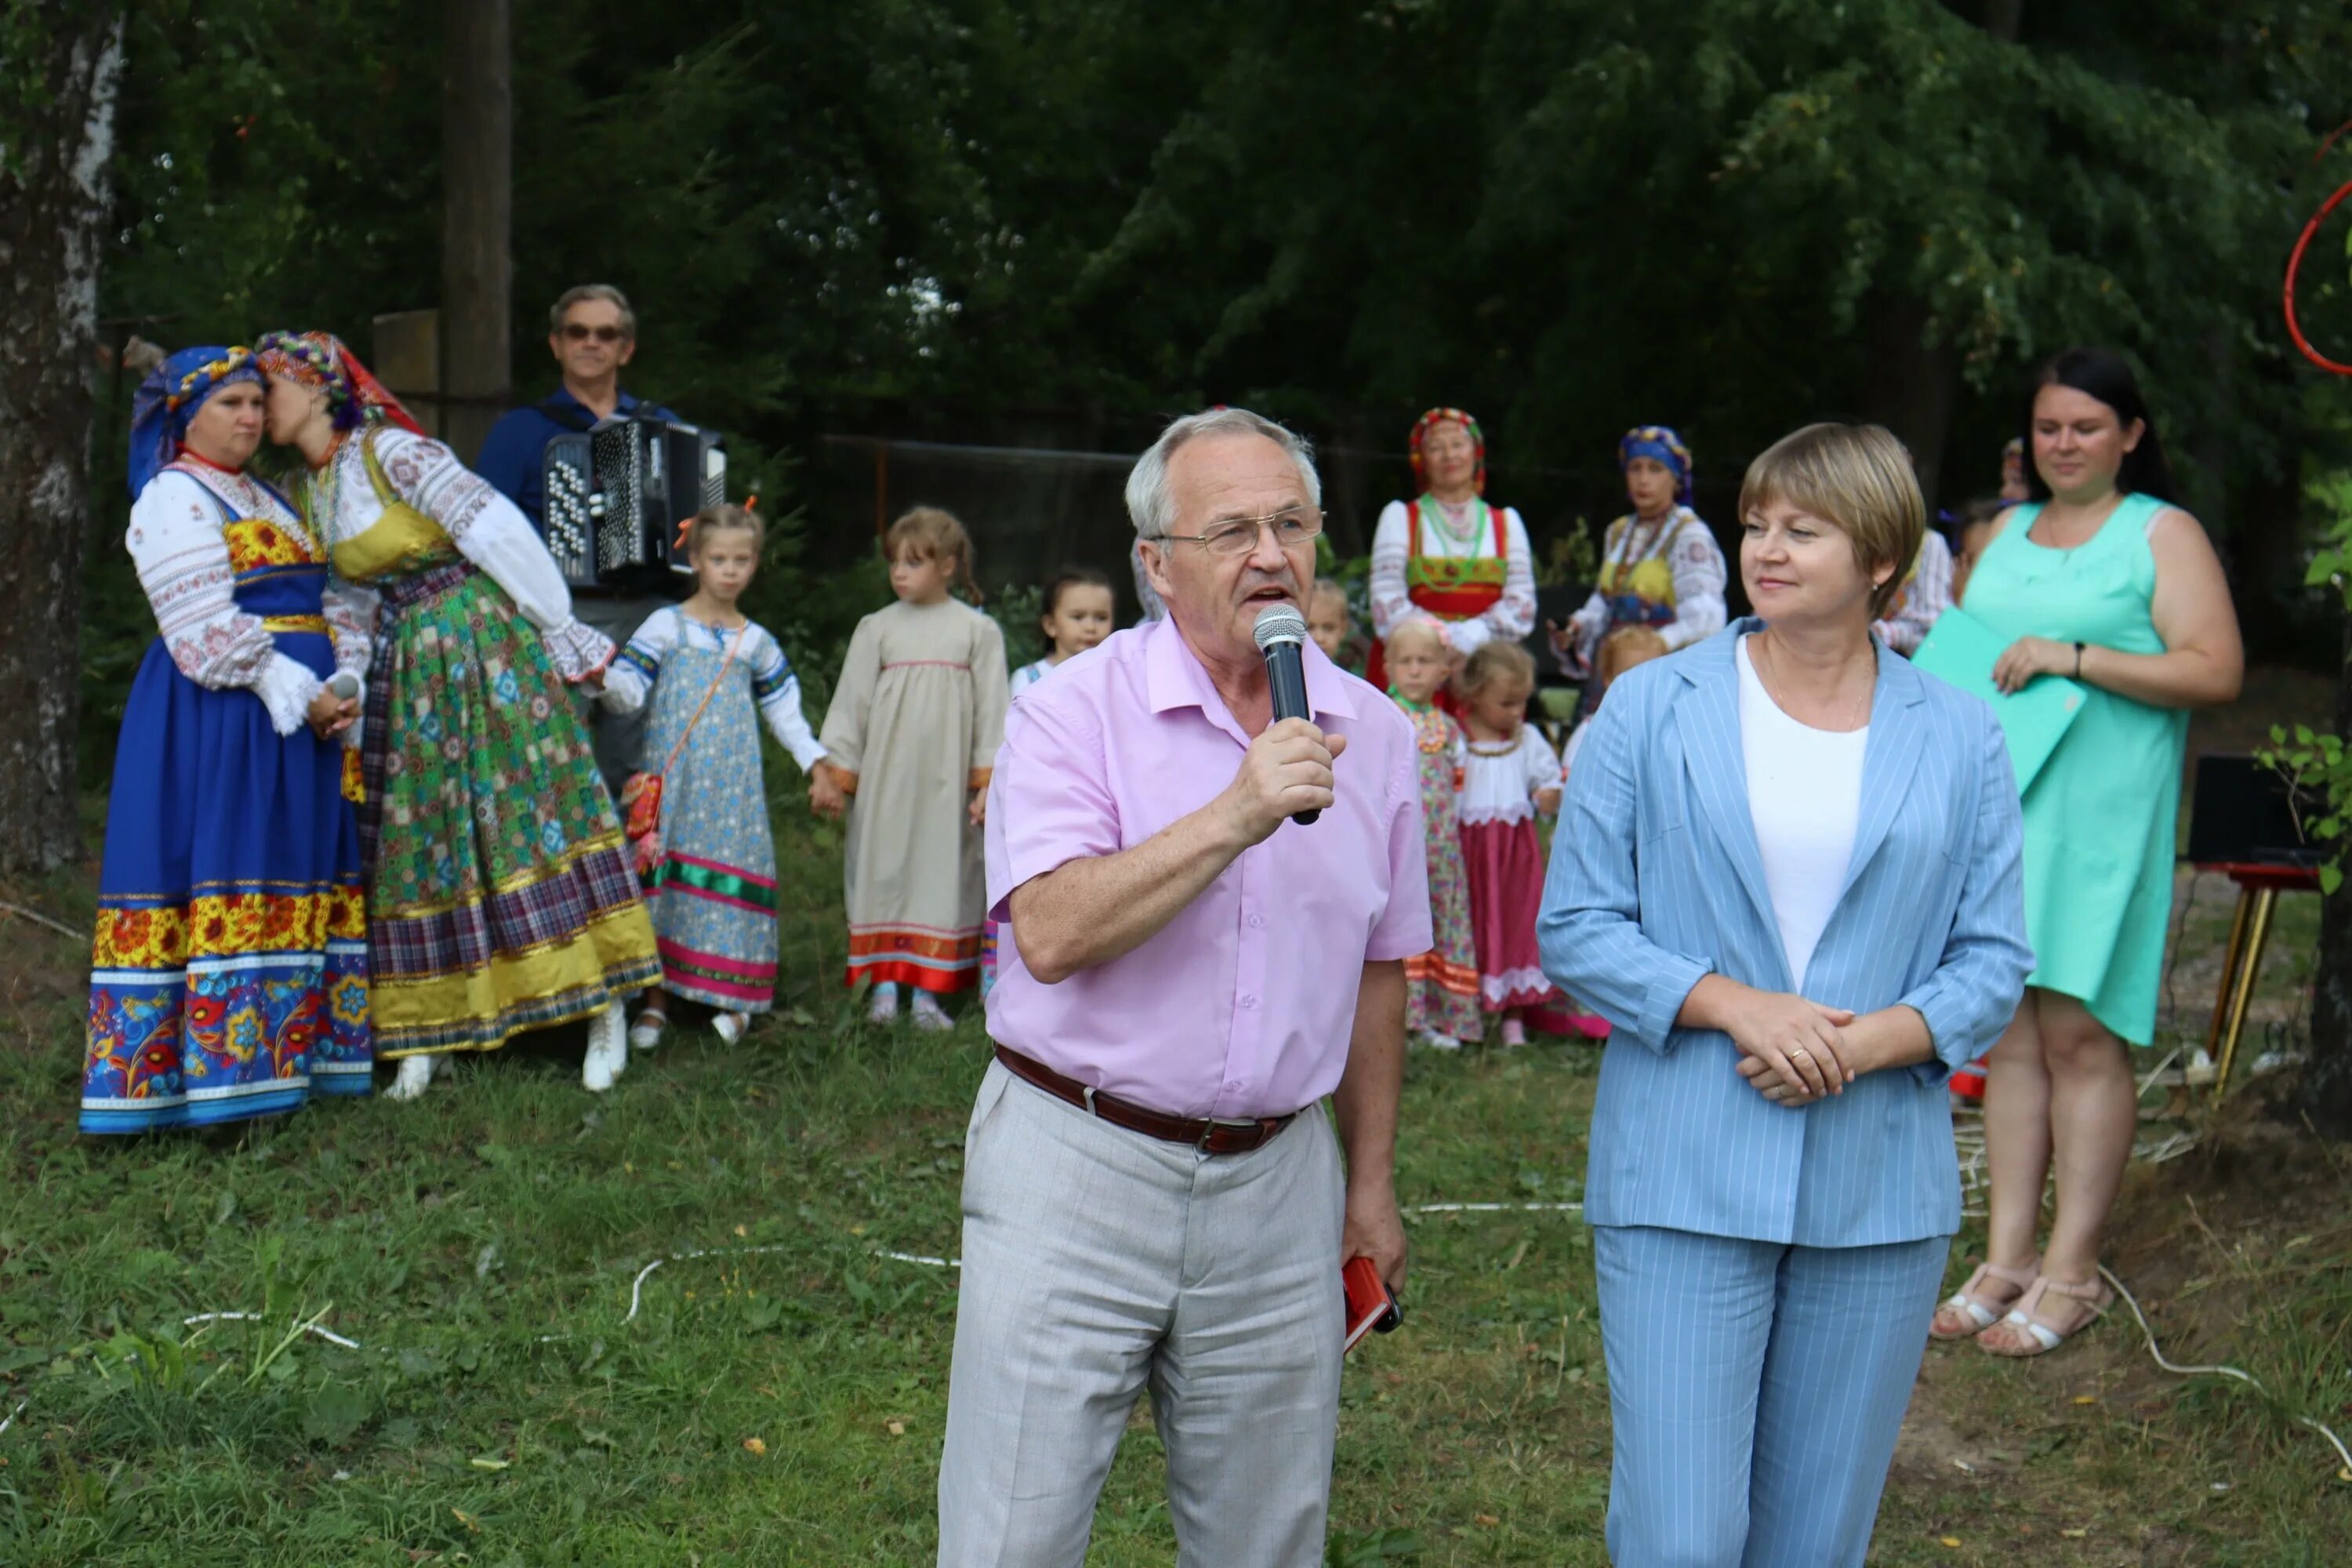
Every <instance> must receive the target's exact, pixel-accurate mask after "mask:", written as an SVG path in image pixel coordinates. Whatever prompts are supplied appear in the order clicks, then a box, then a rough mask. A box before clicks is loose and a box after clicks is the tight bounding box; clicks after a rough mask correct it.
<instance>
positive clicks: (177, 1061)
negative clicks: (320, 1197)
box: [81, 348, 371, 1132]
mask: <svg viewBox="0 0 2352 1568" xmlns="http://www.w3.org/2000/svg"><path fill="white" fill-rule="evenodd" d="M262 403H263V387H262V378H261V373H260V372H259V371H258V370H257V369H256V368H255V366H254V363H253V353H252V351H250V350H248V349H243V348H192V349H183V350H182V351H181V352H180V353H176V354H173V356H172V357H171V358H169V359H167V360H165V361H164V362H163V364H162V365H161V366H159V367H158V368H157V369H156V370H155V371H154V372H153V374H151V375H150V376H149V377H148V378H147V381H146V383H145V384H143V385H142V386H141V387H140V389H139V395H138V399H137V401H136V403H135V404H134V405H132V409H131V494H132V495H133V496H135V497H136V498H137V500H136V503H135V504H134V505H133V506H132V507H131V529H130V532H129V535H128V537H127V539H126V541H125V542H126V543H127V544H128V545H129V547H130V550H131V559H132V560H133V561H134V562H136V563H137V564H138V568H139V581H140V584H141V586H142V587H143V588H145V589H146V591H147V597H148V600H149V602H150V603H151V604H152V605H153V606H154V610H155V620H156V625H157V627H158V629H159V631H160V633H161V635H160V636H158V637H156V639H155V641H154V642H153V643H152V644H151V645H150V646H149V647H148V649H147V655H146V658H144V659H142V661H141V663H140V666H139V673H138V675H137V676H136V678H135V679H133V680H132V682H131V698H130V701H129V703H128V705H127V706H126V707H125V708H124V710H123V714H122V740H121V747H120V749H119V751H118V752H117V753H116V759H115V770H114V793H113V795H112V797H111V798H110V801H109V803H108V814H107V824H106V863H105V868H104V869H103V870H102V871H101V872H100V877H99V891H98V934H97V942H96V943H95V947H94V950H93V952H92V955H91V961H90V978H89V1048H88V1054H87V1057H86V1058H85V1063H84V1068H83V1073H82V1099H81V1130H82V1131H85V1132H142V1131H147V1130H149V1129H151V1128H163V1127H210V1126H217V1125H220V1124H222V1123H225V1122H232V1121H242V1120H245V1119H247V1118H248V1117H255V1116H262V1115H267V1114H269V1113H271V1112H275V1111H286V1110H294V1109H295V1108H296V1107H298V1106H299V1105H300V1104H302V1102H303V1101H304V1100H306V1099H308V1098H309V1097H310V1095H312V1094H345V1095H362V1094H365V1093H367V1092H368V1087H369V1085H368V1075H369V1068H370V1065H371V1063H370V1054H371V1053H370V1039H369V1028H368V999H367V931H366V926H365V923H364V913H363V906H362V900H361V894H360V847H359V829H358V826H357V825H356V823H355V822H354V820H353V818H352V806H351V803H350V801H349V800H348V799H346V798H345V795H344V789H343V781H344V773H345V759H346V757H347V756H350V755H352V753H351V752H347V751H346V749H345V746H344V743H343V735H344V732H345V731H348V730H349V729H350V728H351V725H352V721H354V720H355V719H357V718H358V716H359V700H358V699H357V698H356V697H350V698H346V697H343V696H341V695H339V694H338V693H336V692H335V691H333V690H331V689H330V688H329V685H328V682H329V681H330V680H331V679H335V678H337V677H338V676H341V675H343V674H345V673H346V672H348V673H349V675H350V676H352V678H353V679H350V680H347V681H345V682H344V683H343V684H345V685H346V686H348V687H349V688H350V689H352V690H353V691H356V690H357V689H358V681H357V679H356V678H357V677H358V676H360V675H362V674H363V673H364V672H365V670H366V668H367V662H368V652H369V640H368V629H367V625H366V622H365V620H364V618H363V617H362V616H360V615H359V614H358V613H357V611H356V608H355V606H354V605H353V604H352V601H351V600H350V599H349V598H347V597H346V596H345V595H343V594H342V593H341V592H340V591H339V590H337V589H336V588H333V587H331V586H330V585H329V582H328V572H327V557H326V551H325V549H324V548H323V546H321V544H320V542H319V540H318V539H317V538H316V537H315V536H313V535H312V534H311V533H310V531H309V530H308V529H306V528H305V527H304V526H303V523H302V521H301V519H300V518H299V515H298V514H297V513H296V512H295V510H294V509H293V508H292V507H291V506H289V504H288V503H287V500H286V498H285V497H283V496H281V495H279V494H278V491H276V490H275V489H271V488H270V487H269V486H268V485H266V484H264V483H262V482H261V481H259V480H258V479H255V478H253V477H252V476H251V475H249V474H247V473H246V472H245V471H244V465H245V463H246V461H247V459H248V458H251V457H252V456H253V453H254V450H255V448H256V447H258V446H259V445H260V442H261V434H262V423H263V415H262Z"/></svg>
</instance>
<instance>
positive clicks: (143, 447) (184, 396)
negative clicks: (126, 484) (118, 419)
mask: <svg viewBox="0 0 2352 1568" xmlns="http://www.w3.org/2000/svg"><path fill="white" fill-rule="evenodd" d="M239 381H249V382H252V383H253V384H256V385H259V384H261V372H260V371H258V370H257V369H255V368H254V363H253V351H252V350H251V349H247V348H222V347H219V346H216V345H213V344H206V345H205V346H204V347H202V348H193V349H182V350H181V351H180V352H179V353H175V354H173V355H172V356H171V357H170V358H168V359H166V360H165V361H164V362H163V363H162V364H159V365H157V366H156V367H155V368H154V369H153V370H151V371H149V372H148V373H147V379H146V380H144V381H142V382H141V383H140V384H139V390H138V392H137V393H135V394H134V395H132V397H131V499H132V500H137V499H138V497H139V492H140V491H142V490H143V489H146V488H147V481H148V480H150V479H153V478H154V477H155V475H156V473H157V472H158V471H159V470H161V469H162V468H163V465H164V464H166V463H168V462H170V461H171V460H172V459H173V458H176V457H178V456H179V455H180V443H181V442H183V441H184V440H186V439H187V438H188V421H190V420H191V419H194V417H195V416H196V410H197V409H199V408H202V407H203V406H204V405H205V399H206V398H208V397H210V396H211V395H213V394H214V393H215V392H218V391H219V390H220V389H221V388H222V387H224V386H226V385H228V384H231V383H232V382H239Z"/></svg>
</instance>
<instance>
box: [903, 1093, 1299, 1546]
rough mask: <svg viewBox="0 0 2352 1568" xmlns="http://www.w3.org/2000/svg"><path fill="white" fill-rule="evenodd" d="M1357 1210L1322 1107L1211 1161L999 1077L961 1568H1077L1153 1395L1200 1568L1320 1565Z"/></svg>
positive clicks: (970, 1136)
mask: <svg viewBox="0 0 2352 1568" xmlns="http://www.w3.org/2000/svg"><path fill="white" fill-rule="evenodd" d="M1345 1196H1346V1193H1345V1184H1344V1182H1343V1181H1342V1179H1341V1173H1340V1163H1339V1146H1338V1143H1337V1142H1336V1141H1335V1140H1334V1139H1333V1137H1332V1135H1331V1129H1330V1126H1329V1124H1328V1122H1327V1121H1325V1120H1324V1117H1323V1114H1322V1111H1321V1110H1320V1109H1319V1108H1309V1110H1307V1113H1306V1114H1304V1115H1302V1116H1300V1117H1299V1118H1298V1120H1297V1121H1294V1122H1293V1123H1291V1125H1290V1126H1288V1127H1286V1128H1285V1129H1284V1130H1283V1131H1282V1132H1281V1133H1280V1134H1279V1135H1277V1136H1276V1138H1275V1139H1274V1140H1273V1142H1269V1143H1266V1144H1265V1145H1263V1146H1262V1147H1260V1148H1258V1149H1255V1150H1254V1151H1252V1152H1249V1153H1247V1154H1222V1155H1206V1154H1202V1153H1201V1152H1199V1151H1197V1150H1194V1149H1192V1148H1188V1147H1186V1146H1184V1145H1183V1144H1181V1143H1166V1142H1160V1141H1159V1140H1157V1139H1153V1138H1147V1137H1144V1136H1143V1135H1142V1134H1140V1133H1137V1132H1129V1131H1127V1130H1126V1129H1124V1128H1120V1127H1114V1126H1112V1125H1111V1124H1110V1123H1108V1122H1107V1121H1098V1120H1097V1119H1096V1118H1094V1117H1092V1116H1089V1115H1087V1113H1086V1112H1085V1111H1083V1110H1079V1109H1078V1108H1077V1107H1076V1106H1072V1105H1066V1104H1065V1103H1063V1102H1062V1101H1061V1100H1055V1099H1054V1098H1053V1097H1052V1096H1051V1095H1048V1094H1045V1093H1044V1092H1043V1091H1042V1090H1039V1089H1035V1088H1033V1087H1032V1086H1030V1085H1029V1084H1026V1083H1024V1082H1023V1081H1022V1080H1020V1079H1016V1078H1014V1077H1013V1075H1012V1074H1011V1073H1009V1072H1007V1071H1006V1070H1005V1069H1004V1068H1003V1065H1002V1064H992V1065H991V1066H990V1068H989V1069H988V1076H987V1077H986V1078H985V1079H982V1082H981V1087H980V1096H979V1099H978V1101H977V1102H976V1103H975V1104H974V1105H973V1107H972V1113H971V1129H970V1131H968V1132H967V1133H966V1134H965V1137H964V1177H963V1279H962V1285H961V1299H960V1300H958V1302H957V1304H956V1339H955V1365H954V1370H953V1372H952V1373H951V1374H950V1378H949V1383H948V1422H947V1449H946V1453H945V1455H944V1456H943V1458H942V1460H941V1462H940V1558H939V1560H940V1565H941V1568H1078V1565H1079V1564H1080V1563H1082V1562H1083V1561H1084V1559H1085V1557H1086V1552H1087V1537H1088V1535H1089V1533H1090V1532H1091V1530H1092V1527H1093V1523H1094V1511H1095V1500H1096V1498H1097V1496H1098V1495H1099V1494H1100V1493H1101V1491H1102V1485H1103V1478H1104V1477H1105V1476H1106V1475H1107V1474H1108V1472H1109V1470H1110V1463H1111V1458H1112V1456H1113V1455H1114V1454H1115V1453H1116V1452H1117V1451H1118V1439H1119V1433H1120V1431H1121V1429H1122V1428H1124V1427H1125V1426H1126V1425H1127V1419H1128V1415H1129V1411H1131V1410H1132V1409H1133V1408H1134V1405H1135V1402H1136V1400H1137V1398H1138V1397H1139V1395H1140V1394H1143V1392H1144V1391H1145V1390H1146V1389H1147V1388H1149V1390H1150V1394H1151V1408H1152V1415H1153V1416H1154V1417H1155V1419H1156V1421H1157V1423H1158V1426H1159V1428H1160V1441H1161V1443H1162V1444H1163V1445H1164V1447H1166V1449H1167V1454H1168V1506H1169V1513H1170V1515H1171V1518H1172V1520H1173V1521H1174V1523H1175V1526H1176V1542H1177V1555H1176V1561H1177V1563H1178V1564H1179V1565H1180V1568H1209V1565H1211V1564H1215V1565H1217V1568H1232V1565H1237V1564H1243V1563H1246V1564H1249V1565H1250V1568H1315V1565H1317V1564H1319V1563H1321V1562H1322V1561H1323V1533H1324V1521H1325V1515H1326V1513H1327V1512H1328V1508H1329V1504H1330V1491H1331V1448H1332V1443H1333V1439H1334V1436H1335V1435H1336V1430H1337V1427H1338V1424H1339V1356H1340V1348H1341V1345H1340V1342H1341V1339H1342V1337H1343V1332H1344V1330H1343V1324H1342V1321H1341V1320H1342V1318H1343V1316H1344V1313H1345V1309H1344V1306H1343V1302H1342V1300H1341V1295H1340V1287H1339V1231H1340V1225H1341V1218H1342V1210H1343V1206H1344V1202H1345Z"/></svg>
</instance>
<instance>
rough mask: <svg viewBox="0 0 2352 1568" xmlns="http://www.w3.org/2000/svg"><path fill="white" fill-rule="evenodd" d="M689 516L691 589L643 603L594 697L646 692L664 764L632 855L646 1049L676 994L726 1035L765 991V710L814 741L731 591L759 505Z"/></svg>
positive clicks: (769, 861) (647, 757)
mask: <svg viewBox="0 0 2352 1568" xmlns="http://www.w3.org/2000/svg"><path fill="white" fill-rule="evenodd" d="M691 530H692V531H691V533H690V534H689V536H688V558H689V559H690V560H691V561H692V562H693V563H694V576H695V581H696V583H697V584H698V587H697V588H696V590H695V594H694V596H693V597H692V598H690V599H688V600H687V601H686V603H684V604H682V605H667V606H665V607H664V608H662V609H659V610H656V611H655V612H654V613H653V614H652V615H651V616H647V617H646V622H645V624H644V625H643V626H639V627H638V628H637V630H636V634H635V636H634V637H630V638H629V644H628V647H625V648H623V649H622V650H621V656H620V658H618V659H616V660H614V664H613V667H612V668H611V669H610V670H609V671H608V672H606V675H605V678H604V696H603V698H602V700H603V702H604V706H605V707H606V708H608V709H611V710H613V711H614V712H616V713H635V712H636V711H637V710H640V709H642V708H645V707H646V706H647V704H648V701H649V700H650V704H651V708H652V712H651V714H650V715H649V717H648V720H647V721H646V731H645V737H646V738H645V754H644V760H643V762H642V763H640V765H641V766H642V767H643V768H644V769H645V770H646V773H653V774H656V775H658V776H659V778H660V780H661V803H660V813H659V817H660V826H659V828H658V830H657V833H656V836H654V837H652V838H651V839H649V840H646V841H645V842H644V843H643V844H641V848H640V860H639V868H638V869H639V875H640V877H641V878H642V879H643V882H644V885H645V889H646V908H647V910H649V911H650V912H651V913H652V915H653V921H654V936H655V938H656V942H657V944H658V947H659V951H660V953H661V966H662V978H661V984H658V985H656V986H653V987H651V988H650V989H648V990H647V991H646V1005H645V1010H644V1011H643V1012H641V1013H639V1014H638V1015H637V1021H636V1024H635V1026H633V1027H632V1028H631V1029H630V1030H629V1044H630V1045H631V1046H633V1047H635V1048H636V1049H638V1050H641V1051H645V1050H651V1049H652V1048H653V1047H655V1046H656V1045H658V1044H659V1043H660V1041H661V1034H662V1027H663V1026H664V1025H665V1024H667V1022H668V1021H669V1000H670V998H672V997H680V996H682V997H684V998H685V999H686V1000H688V1001H689V1002H698V1003H700V1004H702V1005H704V1006H706V1007H710V1008H713V1009H715V1010H716V1011H715V1013H714V1016H712V1018H711V1020H710V1026H711V1028H712V1029H714V1030H715V1031H717V1033H718V1035H719V1038H721V1039H723V1040H725V1041H727V1042H728V1043H729V1044H730V1045H731V1044H733V1043H734V1042H735V1041H736V1040H738V1039H740V1038H741V1037H742V1034H743V1030H744V1028H745V1027H746V1026H748V1025H749V1023H750V1022H751V1014H754V1013H765V1012H767V1011H769V1010H770V1009H771V1008H772V1007H773V1006H774V1005H775V996H776V847H775V843H774V841H773V840H772V838H771V837H769V832H768V795H767V789H766V787H765V784H764V781H763V779H762V777H761V766H760V726H761V724H762V723H765V724H766V725H767V727H768V732H769V733H770V734H772V735H773V736H775V738H776V741H777V743H778V744H780V745H782V747H783V748H784V750H786V751H788V752H791V753H792V754H793V761H794V762H796V763H799V764H800V765H801V770H802V771H803V773H806V772H809V771H811V770H813V769H814V768H815V766H816V764H817V763H819V762H821V761H822V760H823V759H824V747H822V746H820V745H818V744H817V742H816V737H815V736H814V735H813V734H811V733H810V732H809V727H808V721H807V720H806V719H803V717H802V716H801V683H800V679H799V678H798V677H797V676H795V675H793V667H792V665H791V663H790V662H789V661H788V660H786V659H785V658H784V650H783V648H782V647H780V646H779V645H778V644H777V642H776V639H775V638H774V637H772V636H771V635H770V634H769V632H768V631H767V629H766V628H765V627H763V626H754V625H753V624H752V623H751V622H750V621H748V620H746V619H744V617H743V613H742V612H741V611H740V610H739V609H737V608H736V607H735V605H736V601H737V600H738V599H740V598H741V597H742V595H743V590H744V589H746V588H747V587H749V586H751V574H752V573H754V572H755V571H757V570H758V569H759V565H760V549H761V545H762V544H763V543H764V542H766V537H767V531H766V529H765V527H764V526H763V525H762V524H761V521H760V516H759V514H758V513H757V512H754V511H752V510H749V509H747V508H744V507H740V506H715V507H711V508H709V510H705V511H704V512H703V513H702V514H701V515H700V516H698V517H697V518H696V519H695V520H694V521H693V523H692V525H691Z"/></svg>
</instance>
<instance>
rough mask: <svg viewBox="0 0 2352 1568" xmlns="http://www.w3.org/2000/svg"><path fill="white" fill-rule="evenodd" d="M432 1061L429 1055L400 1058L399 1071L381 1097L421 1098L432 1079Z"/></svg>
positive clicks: (397, 1098) (392, 1098)
mask: <svg viewBox="0 0 2352 1568" xmlns="http://www.w3.org/2000/svg"><path fill="white" fill-rule="evenodd" d="M433 1062H434V1058H431V1057H403V1058H400V1071H399V1073H398V1074H397V1075H396V1076H395V1077H394V1079H393V1080H392V1087H391V1088H390V1089H385V1090H384V1091H383V1097H384V1098H385V1099H386V1100H417V1099H421V1098H422V1097H423V1096H424V1093H425V1088H426V1086H427V1085H429V1084H431V1083H432V1081H433Z"/></svg>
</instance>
